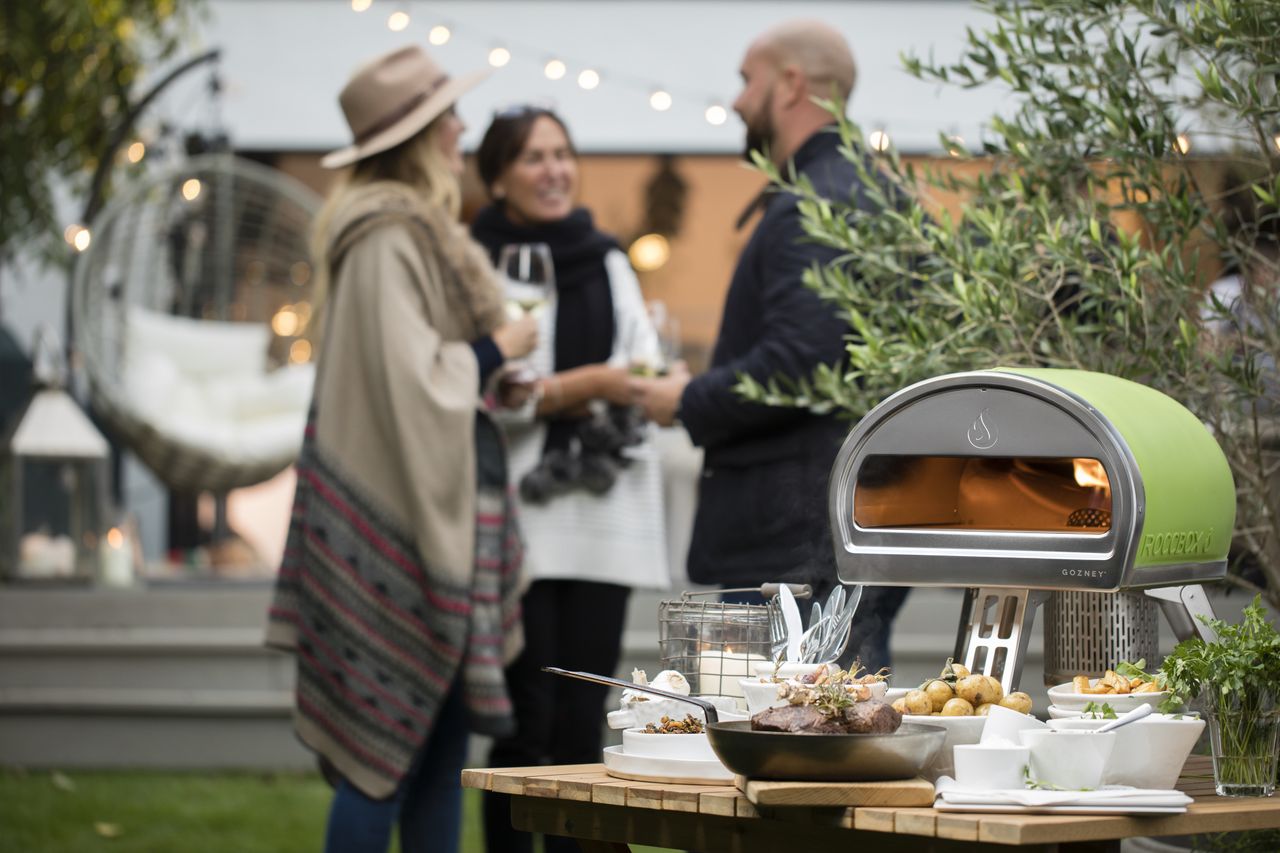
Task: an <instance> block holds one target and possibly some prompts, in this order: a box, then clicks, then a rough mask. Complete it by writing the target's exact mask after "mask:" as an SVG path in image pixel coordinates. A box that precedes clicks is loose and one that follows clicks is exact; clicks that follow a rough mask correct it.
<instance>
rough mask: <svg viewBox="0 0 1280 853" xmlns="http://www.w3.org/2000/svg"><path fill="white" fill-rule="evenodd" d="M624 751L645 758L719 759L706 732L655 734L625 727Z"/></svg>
mask: <svg viewBox="0 0 1280 853" xmlns="http://www.w3.org/2000/svg"><path fill="white" fill-rule="evenodd" d="M622 751H623V752H625V753H626V754H627V755H639V756H643V757H645V758H677V759H680V760H683V761H719V759H718V758H716V754H715V752H714V751H713V750H712V749H711V743H710V741H708V740H707V735H706V733H705V732H704V733H702V734H696V735H695V734H665V735H664V734H653V733H650V732H646V731H645V730H644V729H624V730H623V732H622Z"/></svg>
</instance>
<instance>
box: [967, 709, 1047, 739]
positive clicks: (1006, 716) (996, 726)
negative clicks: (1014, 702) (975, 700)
mask: <svg viewBox="0 0 1280 853" xmlns="http://www.w3.org/2000/svg"><path fill="white" fill-rule="evenodd" d="M1047 728H1048V726H1047V725H1045V724H1044V723H1042V722H1040V721H1039V720H1037V719H1036V718H1035V717H1033V716H1031V715H1030V714H1023V713H1022V712H1020V711H1015V710H1013V709H1012V708H1006V707H1004V706H1003V705H992V706H991V707H990V708H988V709H987V724H986V725H985V726H983V728H982V740H981V743H983V744H995V743H1015V744H1016V743H1021V742H1022V741H1021V740H1020V739H1019V738H1018V733H1019V732H1022V731H1026V730H1028V729H1031V730H1035V729H1047Z"/></svg>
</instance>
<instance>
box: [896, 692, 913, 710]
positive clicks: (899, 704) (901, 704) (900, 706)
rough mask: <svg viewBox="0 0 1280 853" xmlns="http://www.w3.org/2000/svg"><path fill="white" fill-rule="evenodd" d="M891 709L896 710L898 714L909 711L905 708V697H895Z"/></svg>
mask: <svg viewBox="0 0 1280 853" xmlns="http://www.w3.org/2000/svg"><path fill="white" fill-rule="evenodd" d="M893 710H895V711H897V712H898V713H899V714H909V713H911V712H910V711H908V710H907V697H906V696H899V697H898V698H897V699H894V700H893Z"/></svg>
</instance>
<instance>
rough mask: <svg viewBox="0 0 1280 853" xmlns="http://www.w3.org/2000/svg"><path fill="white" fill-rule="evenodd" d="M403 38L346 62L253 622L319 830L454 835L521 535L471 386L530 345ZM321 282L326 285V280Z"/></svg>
mask: <svg viewBox="0 0 1280 853" xmlns="http://www.w3.org/2000/svg"><path fill="white" fill-rule="evenodd" d="M482 77H483V73H477V74H472V75H470V76H466V77H461V78H456V79H451V78H449V77H448V76H447V75H446V74H445V73H444V72H443V71H442V70H441V69H440V68H439V67H438V66H436V64H435V63H434V62H433V61H432V60H431V59H430V58H429V57H428V56H427V55H426V53H425V52H424V51H423V50H421V49H420V48H417V47H409V48H404V49H402V50H398V51H395V52H393V53H390V54H388V55H386V56H383V57H380V58H378V59H377V60H375V61H373V62H371V63H370V64H368V65H366V66H365V67H363V68H361V69H360V70H359V71H357V72H356V74H355V76H354V77H353V78H352V80H351V81H350V82H349V83H348V84H347V86H346V87H345V88H344V89H343V90H342V94H341V96H340V99H339V100H340V103H341V105H342V110H343V113H344V114H345V115H346V119H347V123H348V124H349V125H350V127H351V131H352V134H353V136H354V142H353V144H352V145H350V146H348V147H346V148H344V149H342V150H340V151H335V152H333V153H332V154H329V155H328V156H327V157H325V158H324V160H323V161H322V163H323V165H325V166H326V167H329V168H337V167H341V166H347V165H351V166H352V170H351V172H350V175H349V177H348V178H347V179H346V180H345V181H344V182H342V183H341V184H340V186H339V188H338V189H337V190H336V191H335V192H334V194H333V195H332V196H331V197H330V199H329V201H328V202H327V203H326V205H325V207H324V209H323V210H322V211H321V213H320V215H319V217H318V219H317V223H316V259H317V262H316V269H317V272H318V274H319V275H320V276H321V277H322V287H323V286H324V284H327V285H328V287H327V303H326V306H325V310H324V320H323V323H324V326H323V332H324V337H323V344H322V347H321V350H320V358H319V364H318V372H317V378H316V387H315V396H314V400H313V405H312V413H311V418H310V421H309V423H308V426H307V432H306V438H305V441H304V444H303V450H302V455H301V457H300V458H299V460H298V466H297V467H298V486H297V492H296V495H295V498H294V508H293V516H292V523H291V526H290V530H289V538H288V542H287V544H286V548H285V556H284V561H283V563H282V565H281V568H280V574H279V578H278V581H277V584H276V592H275V599H274V602H273V604H272V607H271V611H270V614H269V624H268V631H267V642H268V643H269V644H271V645H273V646H277V647H280V648H284V649H286V650H288V651H290V652H292V653H293V654H294V655H295V656H296V659H297V684H296V693H295V711H294V723H295V727H296V731H297V734H298V736H299V738H300V739H301V740H302V741H303V743H305V744H306V745H307V746H308V747H309V748H311V749H312V750H314V751H315V752H316V753H317V754H318V755H319V756H320V758H321V761H322V764H324V765H325V766H326V767H327V769H329V770H331V771H333V772H334V773H335V774H336V775H337V776H338V777H340V778H339V781H338V783H337V786H336V790H335V794H334V800H333V804H332V807H331V809H330V813H329V823H328V831H327V837H326V849H328V850H333V851H337V850H341V851H366V850H368V851H383V850H385V849H386V847H387V844H388V841H389V838H390V833H391V828H392V826H393V825H395V823H396V822H397V820H398V821H399V825H400V845H401V847H400V849H401V850H403V851H406V853H412V851H425V850H428V849H430V850H433V851H434V850H444V851H451V850H454V849H455V848H456V846H457V839H458V825H459V818H460V806H461V790H460V787H459V776H460V773H461V768H462V762H463V759H464V756H465V751H466V745H467V737H466V736H467V732H468V731H469V730H470V731H476V732H480V733H485V734H492V735H502V734H506V733H508V732H509V731H510V730H511V725H512V721H511V705H510V701H509V700H508V697H507V692H506V687H505V683H504V680H503V673H502V667H503V665H504V664H506V663H508V662H510V661H511V660H512V659H513V658H514V656H515V654H516V652H518V651H519V648H520V644H521V642H522V638H521V636H520V619H519V589H518V586H519V583H518V581H519V578H518V575H519V565H520V544H519V535H518V531H517V529H516V526H515V516H514V512H513V508H512V506H511V504H510V502H509V499H508V493H507V490H506V460H505V455H504V451H503V446H502V440H501V437H500V435H499V433H498V431H497V429H496V427H495V426H494V424H493V422H492V421H491V420H490V418H489V416H488V414H487V413H486V412H485V409H484V405H483V402H482V400H483V396H482V395H483V392H484V389H485V388H486V387H488V386H489V384H490V383H491V382H493V381H494V380H495V379H496V378H497V376H498V374H500V373H501V372H502V365H503V363H504V362H505V361H506V360H507V359H511V358H518V357H520V356H523V355H524V354H526V353H528V352H529V351H530V350H531V349H532V347H533V345H534V343H535V340H536V329H535V326H534V324H533V322H532V321H530V320H522V321H518V322H515V323H504V319H505V318H504V312H503V300H502V294H501V291H500V289H499V287H498V284H497V282H496V280H495V278H494V273H493V269H492V267H491V265H490V264H489V261H488V259H487V258H486V256H485V254H484V251H483V250H482V249H481V248H480V247H479V246H477V245H476V244H475V243H473V242H472V241H471V240H470V238H469V237H468V236H467V234H466V232H465V230H463V229H462V227H461V226H460V225H459V224H458V222H457V212H458V207H459V196H460V190H459V186H458V175H459V174H460V172H461V168H462V158H461V155H460V153H459V151H458V137H459V136H460V135H461V133H462V130H463V125H462V122H461V120H459V119H458V117H457V116H456V115H455V114H454V109H453V105H454V102H455V101H456V100H457V98H458V97H459V96H460V95H462V94H463V93H464V92H466V91H467V90H468V89H470V88H471V87H473V86H474V85H475V84H476V83H478V82H479V81H480V80H481V79H482ZM323 292H325V291H324V290H322V293H323Z"/></svg>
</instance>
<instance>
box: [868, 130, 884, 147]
mask: <svg viewBox="0 0 1280 853" xmlns="http://www.w3.org/2000/svg"><path fill="white" fill-rule="evenodd" d="M867 144H868V145H870V146H871V150H872V151H879V152H884V151H887V150H889V134H887V133H885V132H884V131H883V130H879V129H876V130H873V131H871V133H869V134H867Z"/></svg>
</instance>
